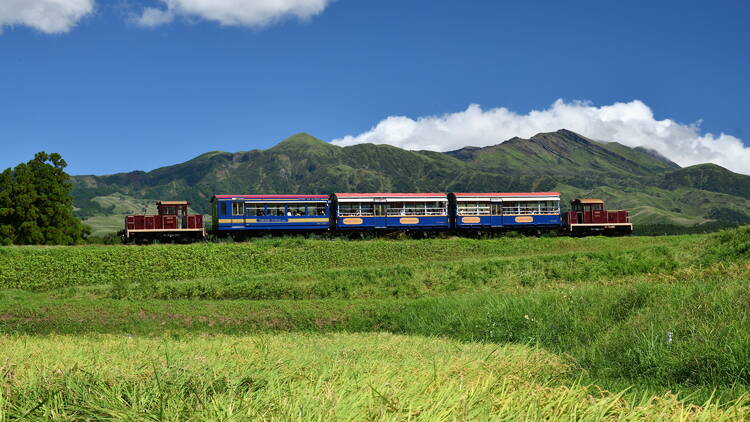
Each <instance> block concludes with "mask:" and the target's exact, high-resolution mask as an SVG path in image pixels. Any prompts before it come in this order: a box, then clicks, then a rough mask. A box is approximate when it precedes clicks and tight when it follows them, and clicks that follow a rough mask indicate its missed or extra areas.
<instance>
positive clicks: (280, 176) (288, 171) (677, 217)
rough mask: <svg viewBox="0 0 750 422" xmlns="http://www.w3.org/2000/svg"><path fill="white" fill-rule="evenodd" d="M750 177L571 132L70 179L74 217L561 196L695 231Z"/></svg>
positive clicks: (302, 139) (224, 157) (295, 150)
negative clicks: (179, 208) (328, 197)
mask: <svg viewBox="0 0 750 422" xmlns="http://www.w3.org/2000/svg"><path fill="white" fill-rule="evenodd" d="M748 180H750V176H743V175H738V174H735V173H732V172H730V171H728V170H726V169H723V168H721V167H719V166H714V165H702V166H693V167H688V168H685V169H681V168H679V166H677V165H676V164H674V163H672V162H671V161H669V160H667V159H665V158H664V157H661V156H660V155H658V154H656V153H654V152H653V151H649V150H646V149H643V148H629V147H626V146H624V145H621V144H617V143H606V142H598V141H593V140H591V139H588V138H585V137H583V136H580V135H578V134H576V133H574V132H571V131H568V130H560V131H557V132H553V133H540V134H538V135H535V136H533V137H531V138H529V139H521V138H513V139H510V140H508V141H505V142H503V143H500V144H498V145H494V146H489V147H484V148H476V147H467V148H462V149H460V150H457V151H451V152H447V153H440V152H433V151H407V150H403V149H400V148H396V147H393V146H389V145H374V144H359V145H354V146H349V147H339V146H335V145H332V144H329V143H327V142H324V141H321V140H319V139H317V138H314V137H312V136H310V135H308V134H304V133H301V134H297V135H294V136H291V137H289V138H287V139H285V140H283V141H282V142H280V143H279V144H277V145H276V146H274V147H273V148H270V149H267V150H252V151H243V152H237V153H229V152H222V151H212V152H208V153H205V154H202V155H200V156H198V157H196V158H194V159H192V160H189V161H186V162H184V163H180V164H177V165H173V166H168V167H162V168H159V169H156V170H153V171H151V172H142V171H135V172H129V173H120V174H115V175H108V176H91V175H89V176H76V177H74V178H73V183H74V190H73V194H74V197H75V199H76V201H75V204H76V207H77V208H78V210H77V213H78V215H79V216H81V217H83V218H93V217H100V216H103V215H110V214H115V213H119V212H123V210H122V209H120V210H118V211H117V212H116V211H114V210H113V209H112V208H111V207H110V206H105V205H102V204H110V203H111V202H108V201H107V200H104V199H103V198H111V197H112V195H114V194H117V195H120V197H123V198H126V199H127V200H124V202H125V203H133V204H138V206H142V204H143V202H144V201H151V200H156V199H187V200H189V201H191V202H192V204H193V207H194V208H195V210H197V211H199V212H203V213H207V212H209V206H210V203H209V201H210V198H211V196H212V195H214V194H219V193H224V194H231V193H330V192H341V191H353V192H357V191H359V192H374V191H383V192H389V191H390V192H396V191H403V192H435V191H546V190H559V191H560V192H562V193H563V194H564V195H565V199H566V200H568V199H571V198H572V197H574V196H586V195H600V196H602V197H603V198H604V199H607V200H609V201H610V205H611V206H612V207H624V208H628V209H632V210H634V211H635V214H634V215H635V218H634V221H635V222H636V223H649V222H659V223H676V224H697V223H702V222H706V221H710V220H712V219H716V218H717V216H718V217H719V218H724V217H722V216H730V215H731V216H732V217H731V218H732V219H734V220H737V219H740V220H741V219H742V216H743V215H747V214H748V209H750V208H749V207H748V205H749V203H750V183H748ZM696 201H697V202H696ZM131 212H140V210H132V211H131ZM737 212H739V213H740V215H739V217H738V216H737V215H736V213H737Z"/></svg>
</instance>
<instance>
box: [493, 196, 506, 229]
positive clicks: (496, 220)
mask: <svg viewBox="0 0 750 422" xmlns="http://www.w3.org/2000/svg"><path fill="white" fill-rule="evenodd" d="M490 201H491V202H490V225H491V226H492V227H502V226H503V200H502V198H492V199H490Z"/></svg>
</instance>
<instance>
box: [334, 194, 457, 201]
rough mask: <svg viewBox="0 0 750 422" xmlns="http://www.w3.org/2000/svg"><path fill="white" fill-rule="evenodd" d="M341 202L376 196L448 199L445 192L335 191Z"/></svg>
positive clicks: (368, 199) (405, 199)
mask: <svg viewBox="0 0 750 422" xmlns="http://www.w3.org/2000/svg"><path fill="white" fill-rule="evenodd" d="M333 196H335V197H336V199H338V201H339V202H373V201H374V200H375V198H378V199H380V198H382V199H383V200H384V201H385V202H421V201H434V200H440V199H442V200H446V201H447V200H448V195H447V194H445V193H436V192H425V193H385V192H379V193H334V194H333Z"/></svg>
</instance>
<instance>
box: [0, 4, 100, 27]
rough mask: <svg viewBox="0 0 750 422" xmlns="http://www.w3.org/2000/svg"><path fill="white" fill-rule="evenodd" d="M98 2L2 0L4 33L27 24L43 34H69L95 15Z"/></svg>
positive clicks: (0, 18)
mask: <svg viewBox="0 0 750 422" xmlns="http://www.w3.org/2000/svg"><path fill="white" fill-rule="evenodd" d="M93 10H94V0H0V32H2V29H3V27H4V26H14V25H25V26H30V27H32V28H34V29H36V30H39V31H41V32H45V33H48V34H55V33H60V32H68V31H70V29H71V28H73V27H74V26H75V25H76V24H77V23H78V21H79V20H81V18H83V17H84V16H86V15H88V14H89V13H91V12H93Z"/></svg>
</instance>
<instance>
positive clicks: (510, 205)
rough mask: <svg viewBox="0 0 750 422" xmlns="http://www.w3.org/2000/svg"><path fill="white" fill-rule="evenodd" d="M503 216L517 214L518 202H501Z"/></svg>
mask: <svg viewBox="0 0 750 422" xmlns="http://www.w3.org/2000/svg"><path fill="white" fill-rule="evenodd" d="M503 214H511V215H512V214H518V202H516V201H507V202H503Z"/></svg>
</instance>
